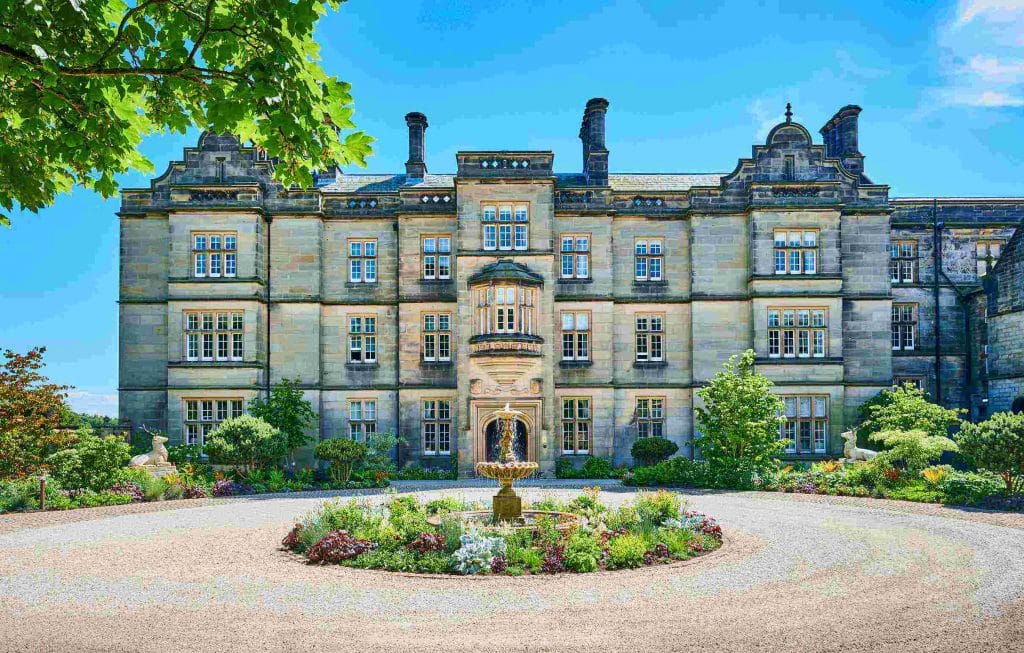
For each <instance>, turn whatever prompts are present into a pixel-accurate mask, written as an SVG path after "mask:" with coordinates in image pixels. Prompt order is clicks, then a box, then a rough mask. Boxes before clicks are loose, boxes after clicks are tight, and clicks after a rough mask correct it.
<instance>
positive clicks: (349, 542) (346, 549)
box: [306, 531, 374, 564]
mask: <svg viewBox="0 0 1024 653" xmlns="http://www.w3.org/2000/svg"><path fill="white" fill-rule="evenodd" d="M372 548H374V545H373V542H370V541H369V540H359V539H356V538H354V537H352V536H351V535H349V534H348V531H331V532H330V533H328V534H327V535H324V536H323V538H321V540H320V541H319V542H317V543H316V544H314V545H313V546H311V547H309V551H307V553H306V555H307V557H309V561H310V562H314V563H320V564H326V563H332V562H335V563H336V562H341V561H342V560H348V559H349V558H354V557H356V556H357V555H360V554H363V553H366V552H367V551H369V550H370V549H372Z"/></svg>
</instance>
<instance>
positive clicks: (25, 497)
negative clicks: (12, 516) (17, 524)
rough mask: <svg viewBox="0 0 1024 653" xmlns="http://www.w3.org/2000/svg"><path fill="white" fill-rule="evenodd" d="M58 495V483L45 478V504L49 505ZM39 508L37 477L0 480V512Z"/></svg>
mask: <svg viewBox="0 0 1024 653" xmlns="http://www.w3.org/2000/svg"><path fill="white" fill-rule="evenodd" d="M59 496H61V495H60V483H59V482H57V481H55V480H53V479H47V482H46V504H47V507H49V506H50V505H51V504H52V503H53V500H54V499H55V498H57V497H59ZM38 509H39V479H38V478H37V477H35V476H30V477H27V478H21V479H17V480H11V481H0V513H4V512H26V511H28V510H38Z"/></svg>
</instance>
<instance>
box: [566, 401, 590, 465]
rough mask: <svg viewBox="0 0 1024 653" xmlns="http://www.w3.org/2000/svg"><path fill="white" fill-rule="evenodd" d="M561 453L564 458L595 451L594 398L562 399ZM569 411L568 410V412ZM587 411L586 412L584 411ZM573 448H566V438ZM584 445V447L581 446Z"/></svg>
mask: <svg viewBox="0 0 1024 653" xmlns="http://www.w3.org/2000/svg"><path fill="white" fill-rule="evenodd" d="M561 401H562V418H561V432H560V434H561V438H562V444H561V447H562V448H561V452H562V455H563V456H577V455H579V456H582V455H588V454H590V452H591V450H592V449H593V446H594V445H593V435H594V429H593V421H592V420H593V417H594V413H593V404H594V402H593V398H592V397H585V396H580V397H577V396H572V397H562V398H561ZM570 406H571V408H570ZM567 409H568V410H567ZM583 409H585V412H584V410H583ZM567 436H568V437H569V438H571V443H572V446H571V447H566V446H565V445H566V437H567ZM581 444H583V445H584V446H580V445H581Z"/></svg>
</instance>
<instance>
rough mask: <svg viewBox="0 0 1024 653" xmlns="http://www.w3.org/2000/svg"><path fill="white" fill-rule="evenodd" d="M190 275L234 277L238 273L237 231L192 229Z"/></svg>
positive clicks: (196, 276)
mask: <svg viewBox="0 0 1024 653" xmlns="http://www.w3.org/2000/svg"><path fill="white" fill-rule="evenodd" d="M190 237H191V244H192V276H193V277H194V278H199V279H201V278H211V279H216V278H227V279H230V278H234V277H235V276H236V275H237V274H238V233H237V232H234V231H193V232H191V234H190Z"/></svg>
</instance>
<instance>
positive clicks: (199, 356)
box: [185, 311, 245, 361]
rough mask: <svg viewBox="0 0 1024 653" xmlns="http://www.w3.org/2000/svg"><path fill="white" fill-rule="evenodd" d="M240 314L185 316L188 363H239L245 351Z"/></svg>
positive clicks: (195, 314) (242, 315) (216, 313)
mask: <svg viewBox="0 0 1024 653" xmlns="http://www.w3.org/2000/svg"><path fill="white" fill-rule="evenodd" d="M244 328H245V317H244V314H243V313H241V312H231V313H221V312H212V311H211V312H191V311H190V312H187V313H185V360H188V361H240V360H242V357H243V354H244V349H245V333H244Z"/></svg>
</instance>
